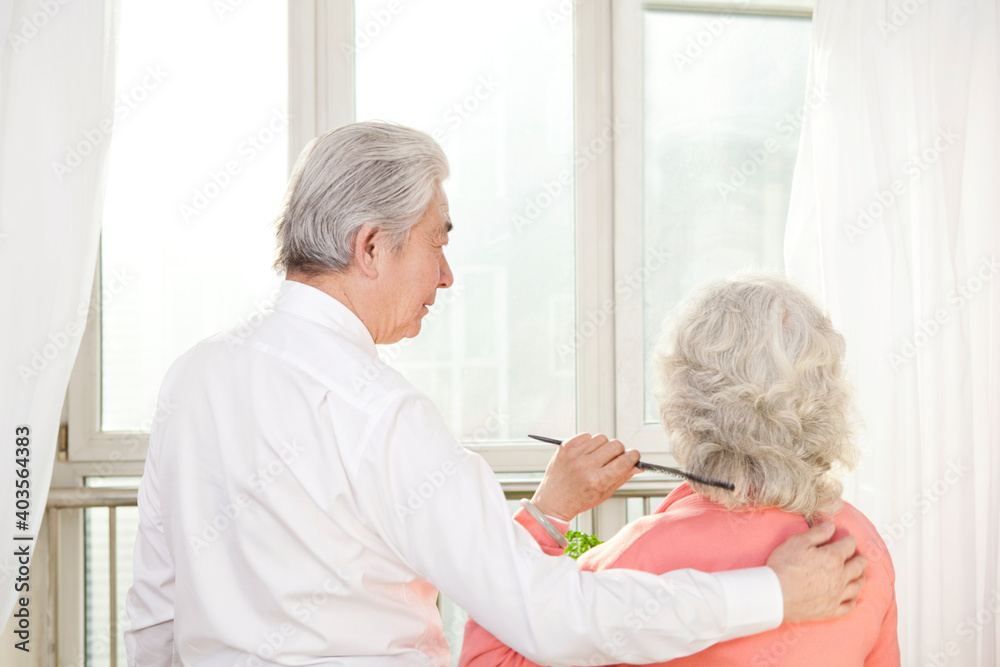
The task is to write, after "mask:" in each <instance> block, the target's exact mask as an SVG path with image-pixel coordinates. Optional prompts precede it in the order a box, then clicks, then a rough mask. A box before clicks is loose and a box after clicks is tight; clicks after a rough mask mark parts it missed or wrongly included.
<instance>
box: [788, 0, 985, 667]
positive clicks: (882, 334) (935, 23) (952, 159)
mask: <svg viewBox="0 0 1000 667" xmlns="http://www.w3.org/2000/svg"><path fill="white" fill-rule="evenodd" d="M813 30H814V35H813V47H812V53H811V58H810V69H809V82H808V90H809V91H810V92H811V91H816V90H818V91H822V92H823V93H824V95H825V97H826V98H827V101H826V102H825V103H824V104H823V105H821V106H820V107H819V108H817V109H815V110H814V111H813V112H812V113H811V115H810V116H809V117H808V119H807V120H806V122H805V123H804V125H803V133H802V139H801V145H800V148H799V158H798V162H797V165H796V171H795V178H794V184H793V189H792V200H791V205H790V208H789V214H788V224H787V228H786V237H785V258H786V266H787V267H788V272H789V274H790V275H792V276H793V277H796V278H798V279H800V280H801V281H803V282H805V283H806V284H807V285H811V286H813V287H814V289H815V291H816V292H817V293H818V295H819V296H821V297H822V298H823V299H824V300H825V302H826V305H827V307H828V308H829V309H830V311H831V313H832V315H833V318H834V321H835V323H836V325H837V326H838V327H839V328H840V329H841V330H842V331H843V332H844V334H845V336H846V337H847V342H848V357H849V366H850V372H851V374H852V377H853V380H854V382H855V384H856V386H857V389H858V405H859V408H860V411H861V416H862V418H863V419H864V421H865V423H866V428H865V429H864V430H863V432H862V434H861V444H862V446H863V449H864V461H863V463H862V465H861V467H860V469H859V470H858V471H857V472H856V473H854V474H853V475H852V476H851V477H850V478H849V479H848V481H847V484H846V485H845V488H846V493H845V495H846V496H847V498H848V499H849V500H850V501H852V502H854V503H855V504H856V505H858V507H859V508H860V509H861V510H862V511H864V512H865V513H866V514H867V515H868V516H869V518H871V519H872V521H873V522H874V523H875V525H876V527H877V528H878V530H879V532H880V533H881V535H882V536H883V538H884V540H885V542H886V544H887V545H888V547H889V551H890V553H891V555H892V560H893V562H894V563H895V571H896V593H897V598H898V603H899V612H900V615H899V619H900V620H899V631H900V632H899V637H900V644H901V649H902V656H903V664H904V665H936V666H941V665H997V664H1000V663H998V662H997V661H998V652H997V630H998V618H1000V597H998V595H1000V589H998V578H997V573H998V562H1000V559H998V528H1000V482H998V479H1000V169H998V167H1000V164H998V160H1000V158H998V156H1000V139H998V135H1000V22H998V3H997V2H996V0H947V1H946V2H940V1H934V0H889V1H888V2H885V1H884V0H878V1H873V0H836V1H833V0H817V1H816V8H815V13H814V18H813ZM869 557H870V558H878V557H879V554H870V555H869Z"/></svg>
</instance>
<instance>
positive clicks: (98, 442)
mask: <svg viewBox="0 0 1000 667" xmlns="http://www.w3.org/2000/svg"><path fill="white" fill-rule="evenodd" d="M812 4H813V0H771V1H770V2H760V3H758V2H752V0H742V1H739V2H732V1H726V0H680V1H676V0H675V1H670V2H665V1H660V0H646V1H643V0H592V1H590V2H585V3H574V11H573V14H572V20H573V42H574V65H573V77H574V116H575V117H574V123H575V131H574V136H575V142H576V147H577V150H578V151H579V147H582V146H589V145H591V142H592V141H596V140H597V138H599V137H601V135H602V133H604V135H605V137H607V136H608V135H607V132H606V130H607V128H613V127H615V126H616V123H617V124H618V126H619V127H621V128H622V131H620V132H614V133H612V134H613V136H612V138H610V140H605V144H602V145H603V146H604V147H603V148H602V149H601V150H599V151H595V152H594V154H593V157H592V159H588V160H574V169H575V179H576V180H575V194H574V197H575V202H574V203H575V211H576V214H575V215H576V219H575V228H576V239H575V243H576V248H575V250H576V259H575V267H576V288H575V290H576V291H575V296H576V304H575V312H576V326H575V332H574V333H576V332H582V331H583V330H582V327H583V323H585V322H586V314H587V313H594V312H599V311H602V310H603V311H604V312H605V313H608V310H609V308H608V304H611V307H610V311H611V312H610V313H608V317H609V320H612V321H613V326H597V327H594V333H593V335H589V336H586V337H582V341H581V343H580V344H579V345H578V346H577V347H576V374H577V376H576V410H577V431H578V432H601V433H608V434H613V435H615V436H616V437H618V438H619V439H620V440H621V441H622V442H623V443H625V445H626V446H627V447H629V448H635V449H638V450H639V451H640V452H642V454H643V457H644V458H645V459H647V460H649V461H650V462H652V463H659V464H662V465H671V464H673V463H674V461H673V459H672V457H671V456H670V455H669V454H668V453H667V442H666V436H665V435H664V434H663V432H662V429H660V427H659V426H658V425H657V424H647V423H646V422H645V419H644V412H643V395H644V392H645V380H644V373H643V369H644V364H645V362H644V358H643V345H642V337H643V289H642V285H641V284H640V285H639V287H638V289H636V290H634V291H632V293H631V295H630V296H629V297H628V298H617V299H616V297H617V296H618V295H617V294H616V290H615V287H616V286H617V285H620V284H622V283H623V282H624V281H628V280H630V277H632V276H635V275H638V272H639V271H640V270H641V268H642V265H643V248H642V241H643V236H642V227H641V225H636V224H635V222H634V221H636V220H642V194H643V193H642V183H643V178H642V169H643V166H642V164H643V163H642V156H643V132H642V128H643V125H642V94H643V88H642V87H643V73H642V58H643V45H642V38H643V22H642V16H643V11H644V10H647V9H653V10H664V11H685V12H706V13H718V12H724V13H739V14H753V15H760V16H776V17H785V16H795V17H806V18H809V17H811V16H812V9H811V7H812ZM288 39H289V78H288V86H289V91H288V93H289V98H288V99H289V115H290V118H291V122H290V125H289V142H288V151H289V153H288V158H289V159H288V163H289V172H290V171H291V169H292V167H293V166H294V162H295V159H296V157H297V156H298V154H299V152H300V151H301V150H302V148H304V147H305V145H306V144H307V143H308V142H309V141H310V140H311V139H312V138H313V137H314V136H316V135H318V134H320V133H322V132H325V131H327V130H329V129H332V128H335V127H339V126H340V125H343V124H346V123H350V122H353V121H354V120H355V97H354V77H355V73H354V62H353V57H352V51H351V49H347V48H342V46H343V45H345V44H353V40H354V2H353V0H329V1H325V0H291V2H289V21H288ZM99 257H100V255H99ZM100 274H101V266H100V259H99V260H98V264H97V268H96V270H95V275H94V287H93V289H92V295H91V303H90V308H91V310H90V312H91V313H92V314H93V317H90V318H89V319H88V322H87V327H86V330H85V332H84V335H83V338H82V341H81V345H80V352H79V355H78V357H77V360H76V364H75V366H74V369H73V373H72V375H71V378H70V385H69V391H68V401H67V402H68V412H69V419H68V422H69V428H68V446H67V451H66V454H65V456H64V457H61V458H64V459H66V460H68V461H72V462H106V463H109V464H112V465H114V464H118V463H123V462H139V463H140V465H141V462H142V461H144V460H145V456H146V452H147V449H148V443H149V433H148V430H146V431H102V430H101V428H100V425H101V424H100V416H101V303H100V295H101V280H100ZM558 435H563V434H558ZM565 435H567V436H568V435H570V434H565ZM464 444H465V446H467V447H468V448H469V449H471V450H472V451H475V452H477V453H479V454H480V455H482V456H483V457H484V458H485V459H486V461H487V462H488V463H489V464H490V466H491V467H492V468H493V470H494V471H496V472H507V473H517V472H537V471H540V470H544V469H545V465H546V463H547V462H548V460H549V459H550V458H551V455H552V449H551V447H550V446H548V445H541V444H538V443H534V442H531V441H526V440H522V441H513V442H490V443H464ZM629 484H630V486H629V487H628V488H630V489H631V488H639V487H638V486H636V485H643V486H648V485H649V483H648V482H645V483H643V482H636V481H633V482H630V483H629ZM656 484H658V485H659V487H660V488H667V487H668V486H669V481H666V482H665V481H662V480H659V481H657V482H656Z"/></svg>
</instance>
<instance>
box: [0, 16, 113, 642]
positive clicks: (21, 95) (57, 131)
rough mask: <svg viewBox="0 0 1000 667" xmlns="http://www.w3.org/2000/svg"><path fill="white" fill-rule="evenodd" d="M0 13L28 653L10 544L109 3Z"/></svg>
mask: <svg viewBox="0 0 1000 667" xmlns="http://www.w3.org/2000/svg"><path fill="white" fill-rule="evenodd" d="M0 10H6V12H2V11H0V14H2V13H7V14H8V16H9V19H10V22H9V27H8V29H7V30H5V31H4V33H3V34H4V37H5V39H4V43H3V46H2V52H0V54H2V55H0V286H2V287H0V313H2V316H0V339H2V344H0V371H2V373H3V376H2V377H3V382H2V383H0V457H2V458H0V517H2V519H0V545H2V549H0V618H2V619H4V621H5V622H6V621H7V619H9V618H10V615H11V611H12V609H13V608H14V605H15V602H16V601H17V600H16V598H17V599H19V598H20V597H22V596H26V597H29V598H32V599H30V602H29V611H30V613H31V615H32V618H33V619H35V620H34V621H33V625H32V629H33V632H32V634H31V639H33V640H34V642H33V643H31V644H29V647H30V648H31V649H32V650H34V651H38V650H41V648H42V647H41V646H40V645H39V644H38V641H39V640H40V639H41V636H40V635H39V634H38V632H39V630H40V625H39V624H38V623H39V621H38V619H39V618H40V617H41V614H42V613H43V612H44V611H45V605H44V601H43V600H41V599H38V598H37V596H33V597H32V595H33V594H32V592H31V589H30V588H29V589H28V591H27V592H23V591H22V592H21V593H17V592H15V587H14V583H15V582H14V579H15V578H16V577H18V576H20V574H21V573H20V572H19V569H20V567H21V565H22V563H20V562H19V559H18V558H17V557H15V549H16V548H21V547H27V548H28V551H29V552H33V550H34V540H33V539H16V538H31V537H33V536H37V535H38V534H39V530H40V527H41V520H42V514H43V512H44V509H45V499H46V496H47V495H48V490H49V481H50V478H51V475H52V467H53V463H54V460H55V453H56V437H57V433H58V428H59V418H60V412H61V409H62V405H63V401H64V398H65V395H66V387H67V385H68V382H69V376H70V371H71V370H72V368H73V362H74V359H75V358H76V354H77V351H78V349H79V345H80V338H81V336H82V335H83V328H84V326H85V324H86V320H87V317H88V305H89V302H90V292H91V286H92V282H93V277H94V268H95V263H96V260H97V248H98V239H99V235H100V224H101V211H102V206H103V192H104V183H105V174H106V166H107V164H106V163H107V155H108V146H109V144H110V140H111V136H110V134H111V127H112V124H113V120H114V113H113V106H114V91H115V76H114V60H115V57H114V56H115V32H116V26H117V16H118V8H117V1H116V0H106V1H101V2H64V1H59V0H43V1H41V2H39V1H38V0H14V1H13V3H12V4H11V3H6V4H5V5H4V6H3V7H0ZM4 19H6V17H5V16H2V15H0V21H3V20H4ZM5 27H6V26H5ZM18 427H27V428H28V429H29V433H28V437H29V438H30V443H29V445H28V454H29V456H28V457H24V456H23V455H22V454H23V452H21V453H20V454H18V453H16V450H15V445H16V444H17V443H16V440H15V438H16V437H18V435H19V434H17V433H16V432H15V429H17V428H18ZM20 435H22V436H23V432H22V433H21V434H20ZM22 442H23V441H22ZM25 458H27V459H28V460H26V461H24V463H25V464H26V467H27V469H28V470H29V471H30V472H29V473H28V477H27V479H28V481H29V485H28V491H29V493H30V497H29V498H28V500H29V502H30V508H29V509H28V512H29V518H28V521H27V522H26V524H27V526H26V527H24V526H20V525H19V524H18V521H20V520H21V517H19V516H17V515H16V514H15V512H16V511H17V510H19V509H20V508H19V507H18V506H17V505H16V502H17V501H18V500H23V498H16V497H15V480H19V481H20V480H22V478H21V477H20V476H19V475H18V472H17V471H18V470H19V469H21V468H22V467H24V466H22V465H21V463H19V462H18V460H17V459H25ZM22 474H23V473H22ZM22 490H23V489H22ZM22 495H23V494H22ZM22 506H23V503H22ZM12 545H13V546H12ZM29 576H30V575H29ZM29 586H30V580H29ZM10 637H11V636H10V635H6V634H5V638H10Z"/></svg>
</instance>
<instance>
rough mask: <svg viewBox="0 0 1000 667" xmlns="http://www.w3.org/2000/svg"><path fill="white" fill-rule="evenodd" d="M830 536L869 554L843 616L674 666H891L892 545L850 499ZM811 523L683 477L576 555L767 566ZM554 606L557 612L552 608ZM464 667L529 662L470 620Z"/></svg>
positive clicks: (637, 562) (614, 561)
mask: <svg viewBox="0 0 1000 667" xmlns="http://www.w3.org/2000/svg"><path fill="white" fill-rule="evenodd" d="M515 520H517V521H518V522H519V523H520V524H521V525H522V526H524V527H525V528H526V529H528V531H529V532H531V534H532V535H533V536H534V537H535V539H536V540H537V541H538V543H539V544H540V545H541V546H542V548H543V550H544V551H545V552H546V553H548V554H551V555H558V554H561V553H562V550H561V549H560V548H559V547H558V546H556V544H555V541H554V540H553V539H552V538H551V537H550V536H548V535H547V534H546V533H545V531H544V530H542V528H541V527H540V526H538V524H537V523H535V521H534V520H533V519H532V518H531V517H530V516H529V515H528V514H527V513H526V512H524V510H521V511H519V512H518V514H517V515H515ZM833 520H834V522H835V523H836V524H837V533H836V535H835V536H834V539H839V538H840V537H842V536H843V535H845V534H848V533H849V534H851V535H854V537H855V538H857V541H858V551H859V552H860V553H862V554H864V556H865V557H866V558H868V570H867V573H866V574H867V579H866V583H865V587H864V589H863V590H862V591H861V595H860V596H859V597H858V604H857V606H856V607H855V608H854V610H853V611H851V612H850V613H849V614H847V615H846V616H843V617H841V618H837V619H833V620H830V621H821V622H813V623H798V624H788V623H786V624H784V625H781V626H780V627H778V628H776V629H774V630H770V631H768V632H763V633H761V634H758V635H752V636H750V637H742V638H740V639H733V640H731V641H727V642H722V643H720V644H716V645H714V646H711V647H709V648H707V649H705V650H704V651H701V652H699V653H696V654H694V655H692V656H689V657H686V658H681V659H679V660H674V661H672V662H670V663H657V664H661V665H666V664H669V665H671V666H672V667H688V666H692V665H713V666H714V665H739V666H740V667H747V666H749V667H767V666H769V665H782V666H783V667H786V666H794V665H802V666H805V667H822V666H825V665H829V666H830V667H850V666H852V665H868V666H878V667H883V666H898V665H899V643H898V641H897V638H896V595H895V591H894V588H893V585H894V583H895V573H894V572H893V568H892V561H891V559H890V557H889V551H888V549H887V548H886V546H885V543H884V542H883V541H882V538H880V537H879V535H878V532H877V531H876V530H875V526H873V525H872V523H871V522H870V521H869V520H868V519H867V518H865V516H864V515H863V514H862V513H861V512H859V511H858V510H857V509H856V508H855V507H853V506H852V505H850V504H848V503H846V502H845V503H844V507H843V508H842V509H841V510H840V511H839V512H837V514H836V515H835V516H834V517H833ZM807 529H808V526H807V525H806V522H805V520H804V519H803V518H802V517H801V516H799V515H797V514H789V513H788V512H784V511H781V510H778V509H766V510H761V511H757V512H730V511H727V510H726V509H724V508H723V507H721V506H720V505H718V504H716V503H714V502H712V501H711V500H708V499H707V498H704V497H702V496H699V495H698V494H696V493H695V492H694V491H692V489H691V487H689V486H688V485H687V484H681V485H680V486H679V487H678V488H677V489H675V490H674V491H673V492H672V493H671V494H670V495H669V496H667V498H666V499H665V500H664V501H663V504H662V505H660V507H659V509H658V510H656V513H655V514H652V515H650V516H646V517H643V518H641V519H639V520H637V521H633V522H632V523H630V524H628V525H627V526H625V527H624V528H623V529H622V530H621V531H620V532H619V533H618V534H617V535H615V536H614V537H613V538H612V539H611V540H609V541H608V542H606V543H605V544H602V545H600V546H598V547H595V548H593V549H591V550H590V551H588V552H587V553H585V554H584V555H583V556H581V557H580V567H581V569H583V570H592V571H596V570H609V569H615V568H629V569H634V570H645V571H647V572H654V573H657V574H660V573H663V572H668V571H670V570H678V569H684V568H691V569H696V570H701V571H703V572H721V571H724V570H734V569H740V568H745V567H758V566H761V565H764V564H765V563H766V561H767V558H768V556H769V555H770V554H771V552H772V551H773V550H774V549H775V548H776V547H777V546H778V545H780V544H781V543H782V542H784V541H785V539H787V538H788V537H790V536H792V535H795V534H797V533H803V532H805V531H806V530H807ZM553 613H559V612H558V610H553ZM459 665H460V666H461V667H466V666H476V667H486V666H489V667H494V666H503V667H528V666H529V665H535V663H533V662H531V661H530V660H528V659H527V658H525V657H524V656H522V655H520V654H518V653H515V652H514V650H513V649H511V648H509V647H508V646H506V645H504V644H502V643H501V642H500V641H499V640H498V639H496V638H495V637H494V636H493V635H491V634H490V633H489V632H487V631H486V630H484V629H483V628H482V627H480V626H479V625H478V624H477V623H476V622H475V621H474V620H473V619H471V618H470V619H469V622H468V624H467V625H466V627H465V642H464V644H463V646H462V657H461V661H460V662H459Z"/></svg>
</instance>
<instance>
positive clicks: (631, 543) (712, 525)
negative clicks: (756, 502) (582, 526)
mask: <svg viewBox="0 0 1000 667" xmlns="http://www.w3.org/2000/svg"><path fill="white" fill-rule="evenodd" d="M807 529H808V526H807V525H806V522H805V520H804V519H803V518H802V517H800V516H796V515H793V514H788V513H787V512H782V511H780V510H776V509H766V510H758V511H749V512H731V511H728V510H726V509H725V508H723V507H721V506H720V505H718V504H716V503H714V502H713V501H711V500H709V499H707V498H705V497H703V496H699V495H698V494H696V493H693V492H692V491H691V490H690V488H689V487H687V485H682V486H681V487H679V488H678V489H675V491H674V492H673V493H671V494H670V495H669V496H667V499H666V500H665V501H664V502H663V504H662V505H661V506H660V508H659V509H658V510H657V512H656V513H655V514H651V515H649V516H645V517H642V518H640V519H637V520H635V521H632V522H631V523H629V524H628V525H626V526H625V527H624V528H623V529H622V530H621V531H619V532H618V533H617V534H616V535H615V536H614V537H613V538H611V539H610V540H608V542H606V543H605V544H602V545H600V546H599V547H596V548H594V549H592V550H591V551H589V552H587V553H586V554H585V555H584V556H583V557H581V559H580V562H581V564H583V566H584V567H585V568H586V569H593V570H599V569H609V568H630V569H641V570H646V571H648V572H655V573H661V572H667V571H670V570H676V569H682V568H694V569H698V570H702V571H705V572H719V571H723V570H730V569H734V568H742V567H757V566H759V565H763V564H764V563H765V562H766V561H767V557H768V555H770V553H771V551H772V550H773V549H774V548H775V547H776V546H777V545H779V544H781V543H782V542H783V541H784V540H785V539H786V538H787V537H789V536H790V535H793V534H795V533H797V532H804V531H805V530H807Z"/></svg>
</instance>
